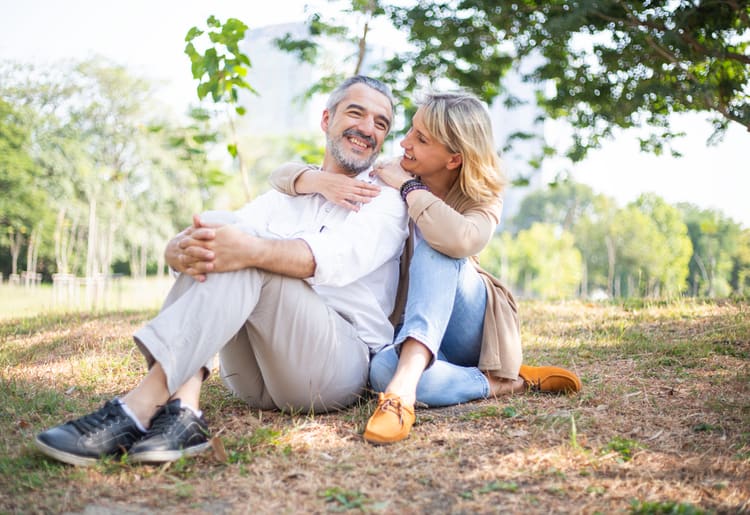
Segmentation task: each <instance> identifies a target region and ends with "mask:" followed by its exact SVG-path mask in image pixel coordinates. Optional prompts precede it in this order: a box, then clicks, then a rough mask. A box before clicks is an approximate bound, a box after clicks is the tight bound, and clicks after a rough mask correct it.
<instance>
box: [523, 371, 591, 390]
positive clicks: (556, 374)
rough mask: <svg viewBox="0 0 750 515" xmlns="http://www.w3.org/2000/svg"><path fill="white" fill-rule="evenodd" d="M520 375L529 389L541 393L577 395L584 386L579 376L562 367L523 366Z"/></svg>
mask: <svg viewBox="0 0 750 515" xmlns="http://www.w3.org/2000/svg"><path fill="white" fill-rule="evenodd" d="M518 375H519V376H521V379H523V381H524V382H525V383H526V386H527V388H529V389H530V390H536V391H539V392H549V393H576V392H580V391H581V388H582V387H583V385H582V384H581V380H580V379H578V376H577V375H575V374H574V373H573V372H571V371H570V370H565V369H564V368H560V367H530V366H528V365H521V370H519V372H518Z"/></svg>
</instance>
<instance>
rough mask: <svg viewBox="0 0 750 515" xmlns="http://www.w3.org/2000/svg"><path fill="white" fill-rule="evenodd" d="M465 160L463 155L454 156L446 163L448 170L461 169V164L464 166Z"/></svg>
mask: <svg viewBox="0 0 750 515" xmlns="http://www.w3.org/2000/svg"><path fill="white" fill-rule="evenodd" d="M463 162H464V159H463V156H461V154H452V155H451V158H450V159H449V160H448V163H446V165H445V166H446V168H448V170H455V169H457V168H461V164H463Z"/></svg>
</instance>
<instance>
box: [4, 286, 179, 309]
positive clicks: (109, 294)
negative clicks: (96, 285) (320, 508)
mask: <svg viewBox="0 0 750 515" xmlns="http://www.w3.org/2000/svg"><path fill="white" fill-rule="evenodd" d="M173 282H174V279H173V278H172V277H162V278H156V277H149V278H146V279H130V278H117V279H114V280H112V281H110V283H109V284H108V286H107V288H106V290H105V293H104V294H103V295H100V296H99V297H98V298H95V296H94V295H93V294H91V293H90V292H89V293H88V294H87V291H86V288H85V287H84V286H80V287H78V288H77V289H76V290H74V291H73V292H70V294H69V295H67V296H66V297H64V298H62V297H61V296H60V295H57V294H56V293H55V292H53V289H52V286H51V285H49V284H43V285H40V286H33V287H27V286H16V285H9V284H7V283H3V284H0V320H7V319H11V318H21V317H33V316H36V315H41V314H51V313H66V312H67V313H69V312H108V311H126V310H133V309H158V308H159V307H160V306H161V304H162V302H163V301H164V297H166V295H167V292H168V291H169V288H170V287H171V286H172V284H173Z"/></svg>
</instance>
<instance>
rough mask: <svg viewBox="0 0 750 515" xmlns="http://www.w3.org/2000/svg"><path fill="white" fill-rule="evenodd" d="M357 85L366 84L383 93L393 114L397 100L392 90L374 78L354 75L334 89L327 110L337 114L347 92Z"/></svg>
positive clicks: (327, 103)
mask: <svg viewBox="0 0 750 515" xmlns="http://www.w3.org/2000/svg"><path fill="white" fill-rule="evenodd" d="M355 84H364V85H365V86H368V87H370V88H372V89H374V90H375V91H377V92H379V93H382V94H383V95H384V96H385V97H386V98H387V99H388V101H389V102H390V103H391V112H393V110H394V104H395V100H394V99H393V93H391V88H389V87H388V86H386V85H385V84H384V83H383V82H380V81H379V80H377V79H373V78H372V77H368V76H366V75H354V76H352V77H349V78H348V79H346V80H345V81H344V82H342V83H341V84H340V85H339V87H337V88H336V89H334V90H333V91H332V92H331V95H330V96H329V97H328V102H326V109H328V110H329V111H330V112H331V115H333V114H334V113H335V112H336V108H337V107H338V105H339V103H340V102H341V101H342V100H343V99H344V97H345V96H346V90H348V89H349V88H350V87H352V86H354V85H355Z"/></svg>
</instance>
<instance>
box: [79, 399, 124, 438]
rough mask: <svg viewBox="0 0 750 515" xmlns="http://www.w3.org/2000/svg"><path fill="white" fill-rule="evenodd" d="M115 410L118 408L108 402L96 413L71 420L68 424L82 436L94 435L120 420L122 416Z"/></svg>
mask: <svg viewBox="0 0 750 515" xmlns="http://www.w3.org/2000/svg"><path fill="white" fill-rule="evenodd" d="M117 408H118V406H117V405H116V404H115V403H114V402H112V401H108V402H107V403H106V404H105V405H104V406H102V407H101V408H99V409H98V410H97V411H95V412H93V413H89V414H88V415H84V416H83V417H81V418H78V419H76V420H71V421H70V423H71V424H72V425H73V427H75V428H76V429H77V430H78V432H79V433H81V434H82V435H87V434H91V433H95V432H97V431H100V430H102V429H104V428H105V427H107V426H109V425H112V423H113V422H115V421H116V420H118V419H120V418H122V416H123V414H122V413H121V412H120V410H118V409H117Z"/></svg>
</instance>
